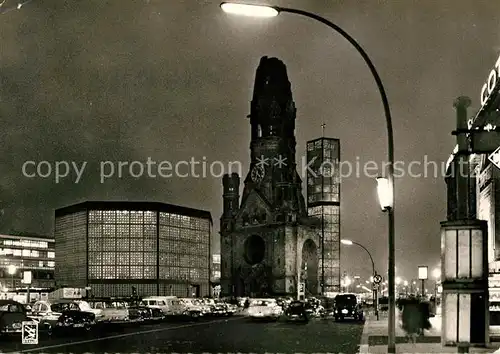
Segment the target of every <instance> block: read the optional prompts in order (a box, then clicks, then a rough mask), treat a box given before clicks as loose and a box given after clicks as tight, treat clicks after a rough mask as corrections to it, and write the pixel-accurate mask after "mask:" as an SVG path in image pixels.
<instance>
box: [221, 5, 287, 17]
mask: <svg viewBox="0 0 500 354" xmlns="http://www.w3.org/2000/svg"><path fill="white" fill-rule="evenodd" d="M220 8H221V9H222V11H224V12H225V13H228V14H231V15H239V16H248V17H276V16H278V14H279V11H278V9H277V8H275V7H272V6H264V5H250V4H239V3H235V2H223V3H222V4H220Z"/></svg>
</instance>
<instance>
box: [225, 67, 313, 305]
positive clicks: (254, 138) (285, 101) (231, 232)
mask: <svg viewBox="0 0 500 354" xmlns="http://www.w3.org/2000/svg"><path fill="white" fill-rule="evenodd" d="M248 118H249V121H250V128H251V129H250V130H251V134H250V166H249V171H248V173H247V175H246V177H245V179H244V181H243V184H244V186H243V193H242V196H241V202H239V196H238V194H237V191H238V189H239V188H238V187H239V177H238V176H237V175H235V174H233V175H231V176H228V175H226V176H224V178H223V188H224V194H223V204H224V210H223V214H222V217H221V287H222V293H223V294H227V295H232V296H253V297H259V296H260V297H266V296H269V295H271V294H274V295H278V294H282V295H284V294H287V295H295V294H296V293H297V291H298V290H299V286H298V281H299V279H298V278H299V276H298V274H299V271H300V265H301V263H302V258H303V256H302V254H303V253H304V252H305V253H307V254H308V255H309V256H310V257H308V258H307V257H306V258H307V259H313V258H317V254H318V245H319V236H318V235H319V234H318V232H317V230H316V229H314V226H312V225H309V224H308V223H309V220H308V218H307V209H306V205H305V200H304V197H303V195H302V180H301V178H300V176H299V174H298V173H297V166H296V163H295V157H296V156H295V154H296V140H295V119H296V109H295V103H294V101H293V98H292V90H291V84H290V81H289V80H288V75H287V70H286V66H285V64H284V63H283V62H282V61H281V60H279V59H277V58H268V57H262V58H261V59H260V63H259V66H258V68H257V72H256V76H255V83H254V91H253V97H252V101H251V104H250V114H249V115H248ZM238 202H239V203H240V205H239V206H238V205H237V204H238ZM312 263H315V264H316V263H317V260H316V262H312ZM312 263H311V262H310V265H311V264H312ZM310 268H311V267H310ZM314 269H315V270H314V271H311V272H310V273H311V276H312V277H314V276H315V275H316V276H317V273H318V271H317V267H316V268H314ZM312 291H314V289H312Z"/></svg>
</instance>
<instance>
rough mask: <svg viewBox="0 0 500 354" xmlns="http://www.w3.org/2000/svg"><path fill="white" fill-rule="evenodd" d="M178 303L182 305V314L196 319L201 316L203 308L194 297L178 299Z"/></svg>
mask: <svg viewBox="0 0 500 354" xmlns="http://www.w3.org/2000/svg"><path fill="white" fill-rule="evenodd" d="M180 304H181V306H182V315H183V316H187V317H189V318H192V319H198V318H200V317H201V316H203V313H204V308H203V306H202V305H201V303H200V302H198V301H197V299H194V298H183V299H180Z"/></svg>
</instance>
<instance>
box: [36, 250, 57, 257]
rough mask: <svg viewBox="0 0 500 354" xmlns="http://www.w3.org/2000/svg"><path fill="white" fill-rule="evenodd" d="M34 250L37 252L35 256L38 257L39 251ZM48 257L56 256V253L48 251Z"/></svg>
mask: <svg viewBox="0 0 500 354" xmlns="http://www.w3.org/2000/svg"><path fill="white" fill-rule="evenodd" d="M33 252H36V253H37V255H36V256H35V257H38V251H33ZM47 257H48V258H56V253H55V252H50V251H49V252H47Z"/></svg>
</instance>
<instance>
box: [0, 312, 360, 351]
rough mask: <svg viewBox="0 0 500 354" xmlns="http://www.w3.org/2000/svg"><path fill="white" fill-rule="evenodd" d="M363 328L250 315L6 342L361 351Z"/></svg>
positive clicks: (14, 345) (95, 347) (5, 347)
mask: <svg viewBox="0 0 500 354" xmlns="http://www.w3.org/2000/svg"><path fill="white" fill-rule="evenodd" d="M362 332H363V324H360V323H349V322H343V323H335V322H334V321H333V320H331V319H328V320H320V319H318V320H316V319H315V320H312V321H310V322H309V323H308V324H302V323H286V322H284V321H278V322H270V323H259V322H253V321H251V320H250V319H248V318H246V317H233V318H229V319H214V320H203V321H200V322H191V323H161V324H149V325H141V326H137V327H131V328H126V329H124V330H122V331H121V332H113V333H95V334H92V335H88V336H86V337H72V338H68V337H66V338H53V339H41V340H40V342H39V344H38V345H22V344H21V343H20V340H16V341H8V342H2V343H1V345H0V347H1V348H2V350H1V352H2V353H9V352H17V353H19V352H21V353H22V352H30V353H42V352H43V353H61V352H71V353H88V352H92V353H98V352H101V353H102V352H115V353H116V352H120V353H134V352H135V353H137V352H141V353H145V352H152V353H155V352H177V353H186V352H190V353H200V352H212V353H217V352H219V353H220V352H226V353H227V352H232V353H237V352H247V353H249V352H254V353H255V352H273V353H279V352H281V353H283V352H300V353H327V352H330V353H332V352H333V353H339V352H340V353H357V352H358V348H359V343H360V341H361V333H362Z"/></svg>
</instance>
